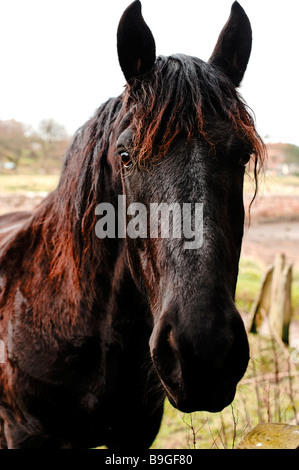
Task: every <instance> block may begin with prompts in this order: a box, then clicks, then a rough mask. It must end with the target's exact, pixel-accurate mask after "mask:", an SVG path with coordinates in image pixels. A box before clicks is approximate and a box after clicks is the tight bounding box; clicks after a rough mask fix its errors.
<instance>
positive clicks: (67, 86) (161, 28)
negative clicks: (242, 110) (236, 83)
mask: <svg viewBox="0 0 299 470" xmlns="http://www.w3.org/2000/svg"><path fill="white" fill-rule="evenodd" d="M130 3H131V0H106V1H103V0H0V45H1V61H0V66H1V73H0V119H2V120H6V119H12V118H14V119H16V120H19V121H22V122H24V123H26V124H32V125H33V126H34V127H37V124H38V122H39V121H40V120H42V119H44V118H54V119H55V120H56V121H58V122H59V123H60V124H62V125H64V126H65V127H66V129H67V131H68V132H69V133H70V134H72V133H73V132H74V131H75V130H76V129H77V128H78V127H79V126H80V125H81V124H83V123H84V122H85V121H86V120H87V119H88V118H89V117H90V116H91V115H92V114H93V112H94V111H95V109H96V108H97V107H98V106H99V105H100V104H101V103H102V102H103V101H106V99H107V98H109V97H111V96H117V95H119V94H120V93H121V92H122V90H123V86H124V84H125V81H124V78H123V76H122V73H121V71H120V69H119V66H118V61H117V52H116V30H117V25H118V21H119V19H120V17H121V15H122V12H123V10H124V9H125V8H126V7H127V6H128V5H129V4H130ZM231 4H232V0H205V1H203V0H143V1H142V6H143V16H144V18H145V20H146V22H147V23H148V25H149V26H150V28H151V30H152V32H153V34H154V36H155V40H156V47H157V53H158V54H163V55H168V54H172V53H178V52H182V53H185V54H190V55H195V56H197V57H200V58H201V59H203V60H208V59H209V56H210V54H211V52H212V50H213V48H214V45H215V43H216V41H217V38H218V35H219V33H220V31H221V29H222V27H223V25H224V24H225V22H226V20H227V18H228V16H229V13H230V8H231ZM240 4H241V5H242V6H243V8H244V9H245V11H246V13H247V14H248V16H249V18H250V21H251V24H252V29H253V40H254V42H253V49H252V55H251V60H250V63H249V66H248V69H247V73H246V76H245V79H244V81H243V84H242V87H241V94H242V95H243V97H244V98H245V100H246V101H247V103H248V104H249V106H250V107H251V108H252V109H253V110H254V112H255V115H256V120H257V126H258V130H259V132H260V133H261V135H262V137H265V136H266V135H270V136H271V140H272V141H282V142H290V143H295V144H297V145H299V125H298V124H299V118H298V114H299V32H298V31H299V28H298V24H299V1H298V0H283V1H282V0H240Z"/></svg>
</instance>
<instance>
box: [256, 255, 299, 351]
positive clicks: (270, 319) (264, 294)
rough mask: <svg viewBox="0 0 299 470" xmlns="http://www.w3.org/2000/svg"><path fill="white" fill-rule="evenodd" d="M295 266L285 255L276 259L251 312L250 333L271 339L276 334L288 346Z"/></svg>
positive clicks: (264, 279)
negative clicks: (268, 336)
mask: <svg viewBox="0 0 299 470" xmlns="http://www.w3.org/2000/svg"><path fill="white" fill-rule="evenodd" d="M291 285H292V265H290V264H287V263H286V259H285V255H283V254H280V255H278V256H277V257H276V258H275V262H274V266H271V267H270V268H269V269H268V270H267V272H266V274H265V276H264V278H263V280H262V282H261V287H260V291H259V293H258V296H257V300H256V301H255V302H254V304H253V305H252V309H251V312H250V315H251V317H250V332H252V333H258V332H262V333H264V334H268V335H270V336H271V332H275V334H277V335H278V336H279V338H281V339H282V340H283V341H284V343H286V344H288V343H289V326H290V321H291V315H292V306H291Z"/></svg>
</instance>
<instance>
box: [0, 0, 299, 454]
mask: <svg viewBox="0 0 299 470" xmlns="http://www.w3.org/2000/svg"><path fill="white" fill-rule="evenodd" d="M129 3H130V0H113V1H109V2H101V1H100V0H84V1H82V0H59V1H58V0H51V1H49V0H43V2H40V1H38V0H26V2H24V1H22V0H10V1H9V2H1V3H0V18H1V27H0V44H1V78H0V215H1V214H4V213H6V212H9V211H16V210H22V209H26V210H28V209H29V210H30V209H31V208H33V207H34V206H35V205H36V204H38V203H39V202H40V201H41V200H42V198H44V197H45V196H46V195H47V194H48V193H49V192H50V191H51V190H53V189H54V188H55V187H56V185H57V183H58V180H59V174H60V171H61V166H62V162H63V159H64V155H65V152H66V150H67V148H68V146H69V144H70V142H71V140H72V136H73V134H74V132H75V131H76V129H77V128H78V127H79V126H81V125H82V124H83V123H84V122H85V121H86V120H87V119H88V118H89V117H90V116H91V115H92V114H93V112H94V111H95V109H96V108H97V107H98V106H100V104H101V103H102V102H104V101H106V100H107V99H108V98H109V97H111V96H117V95H119V94H120V93H121V92H122V90H123V87H124V84H125V81H124V78H123V76H122V73H121V71H120V68H119V65H118V60H117V51H116V30H117V25H118V21H119V19H120V17H121V15H122V13H123V10H124V9H125V8H126V7H127V6H128V5H129ZM239 3H240V4H241V5H242V6H243V8H244V9H245V11H246V13H247V14H248V16H249V18H250V21H251V24H252V29H253V49H252V55H251V59H250V63H249V66H248V69H247V72H246V75H245V78H244V81H243V83H242V86H241V88H240V93H241V94H242V96H243V97H244V99H245V101H246V102H247V103H248V105H249V106H250V107H251V108H252V109H253V111H254V113H255V117H256V125H257V129H258V131H259V133H260V135H261V136H262V138H263V139H264V141H265V143H266V145H267V150H268V161H267V165H266V169H265V172H264V174H263V175H261V176H260V188H259V194H258V197H257V198H256V201H255V202H254V204H253V206H252V207H251V214H250V223H249V210H248V208H249V204H250V201H251V199H252V196H253V192H254V184H253V178H252V175H251V174H250V172H248V175H247V177H246V182H245V194H244V201H245V207H246V214H247V219H246V227H245V235H244V243H243V250H242V255H241V261H240V275H239V282H238V286H237V298H236V301H237V306H238V308H239V310H240V311H241V313H242V316H243V318H244V321H246V319H248V317H249V316H250V314H251V311H252V306H253V305H254V303H255V302H256V299H257V296H258V295H259V291H260V288H261V282H262V279H263V276H264V275H265V272H266V271H267V268H268V266H269V265H271V264H273V263H274V260H275V257H276V256H277V255H279V254H280V253H283V254H284V255H285V257H286V261H287V263H289V264H291V265H292V284H291V307H292V321H291V325H290V336H289V345H288V349H286V350H285V349H283V351H284V353H283V354H280V353H279V347H278V346H276V349H275V347H274V346H273V341H272V342H271V338H270V339H269V338H268V340H265V341H269V342H268V343H264V342H263V343H260V341H264V340H261V339H260V337H259V339H257V337H256V336H252V337H251V341H252V342H253V345H252V351H254V354H253V359H252V360H253V361H254V360H255V359H256V363H254V362H252V363H251V368H250V369H249V376H248V377H247V378H246V379H245V384H243V391H244V390H245V389H246V387H253V388H252V389H250V391H249V392H248V391H247V392H248V393H249V395H251V396H252V397H253V396H254V397H255V401H254V404H253V403H248V402H246V403H245V404H244V401H246V399H245V398H244V396H245V395H244V394H243V395H242V394H241V395H240V396H239V398H237V401H238V400H239V401H238V406H237V405H234V406H233V407H232V408H231V409H229V410H228V415H227V416H228V417H227V416H226V415H223V414H219V416H217V419H218V421H215V419H216V418H213V420H212V421H211V419H212V418H211V417H206V415H203V414H196V416H192V415H191V417H188V418H187V417H185V416H182V415H180V414H178V413H177V414H175V412H174V411H173V409H171V408H170V407H169V405H166V408H167V410H168V411H167V413H166V415H165V416H166V418H165V419H166V421H165V422H164V427H163V428H162V430H161V432H160V435H159V438H158V440H157V441H156V443H155V446H156V447H160V448H161V447H164V448H165V447H176V448H181V447H187V448H188V447H192V446H193V447H216V448H217V447H231V446H234V445H235V443H236V442H237V441H238V439H240V436H242V435H244V433H245V431H246V430H248V429H250V428H251V427H252V426H253V425H254V424H256V423H257V422H263V421H268V422H269V421H275V422H282V421H287V422H293V423H295V422H296V423H297V424H298V374H297V375H296V373H295V372H294V370H297V371H298V365H299V353H298V361H297V359H296V360H295V361H294V360H293V362H292V363H291V362H290V361H291V360H290V357H291V355H292V354H293V356H292V357H293V358H294V357H295V358H297V356H296V352H297V351H299V326H298V325H299V125H298V124H299V122H298V110H299V92H298V77H299V65H298V64H299V61H298V49H299V33H298V1H297V0H284V2H281V1H278V0H240V2H239ZM231 4H232V1H231V0H209V1H208V2H203V1H200V0H184V2H181V1H177V0H163V2H161V0H143V1H142V6H143V15H144V17H145V19H146V22H147V23H148V25H149V26H150V28H151V30H152V32H153V34H154V36H155V40H156V46H157V54H163V55H169V54H171V53H178V52H181V53H186V54H189V55H195V56H197V57H200V58H201V59H203V60H208V59H209V57H210V55H211V53H212V51H213V48H214V46H215V44H216V41H217V38H218V35H219V33H220V31H221V29H222V27H223V26H224V24H225V22H226V21H227V18H228V16H229V13H230V8H231ZM272 339H273V338H272ZM286 351H287V352H286ZM294 353H295V356H294ZM288 354H289V356H288ZM279 357H280V358H281V357H284V358H286V362H285V363H284V364H281V363H279V361H278V358H279ZM290 364H291V365H290ZM271 367H272V369H271ZM273 368H274V369H273ZM289 368H291V369H292V371H293V372H292V371H291V372H290V371H289ZM257 369H258V370H259V372H258V373H256V370H257ZM291 369H290V370H291ZM288 371H289V372H290V373H289V374H288ZM271 374H272V375H271ZM273 374H274V376H275V377H276V382H275V380H274V388H273V394H272V383H273ZM277 374H282V376H283V374H285V375H284V376H283V377H284V378H282V379H281V380H282V381H281V382H280V381H277V377H278V375H277ZM263 375H266V376H271V377H270V379H269V381H268V382H267V380H266V379H265V380H266V382H265V381H262V380H260V377H261V376H263ZM285 377H287V381H288V384H289V388H287V389H286V388H285V387H286V384H285V382H284V380H285ZM246 380H247V382H246ZM290 380H291V382H290ZM292 380H294V382H292ZM248 381H249V382H248ZM275 384H276V385H275ZM270 385H271V387H270ZM275 387H276V388H275ZM290 387H291V388H290ZM296 387H297V388H296ZM295 392H296V393H297V395H296V393H295ZM248 393H247V397H248ZM296 400H297V401H296ZM234 403H236V402H234ZM244 410H245V411H244ZM241 418H242V419H241ZM167 420H168V421H167ZM215 422H216V424H215ZM199 430H201V432H199ZM201 436H204V437H201Z"/></svg>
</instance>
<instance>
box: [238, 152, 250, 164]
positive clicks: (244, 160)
mask: <svg viewBox="0 0 299 470" xmlns="http://www.w3.org/2000/svg"><path fill="white" fill-rule="evenodd" d="M251 155H252V153H247V154H244V155H243V156H242V158H241V162H240V163H241V165H242V166H246V165H247V163H249V160H250V158H251Z"/></svg>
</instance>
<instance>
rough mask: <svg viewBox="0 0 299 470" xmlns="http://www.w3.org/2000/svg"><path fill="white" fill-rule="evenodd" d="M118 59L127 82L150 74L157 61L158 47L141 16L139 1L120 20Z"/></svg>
mask: <svg viewBox="0 0 299 470" xmlns="http://www.w3.org/2000/svg"><path fill="white" fill-rule="evenodd" d="M117 51H118V59H119V63H120V66H121V69H122V71H123V74H124V76H125V78H126V80H127V81H129V80H130V79H132V78H135V77H138V76H139V75H143V74H145V73H146V72H148V71H149V70H150V69H151V68H152V66H153V65H154V63H155V60H156V45H155V40H154V37H153V35H152V32H151V30H150V29H149V27H148V26H147V24H146V23H145V21H144V19H143V16H142V14H141V3H140V1H139V0H137V1H135V2H133V3H132V4H131V5H130V6H129V7H128V8H127V9H126V10H125V12H124V14H123V16H122V17H121V19H120V22H119V25H118V30H117Z"/></svg>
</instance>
